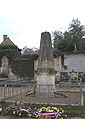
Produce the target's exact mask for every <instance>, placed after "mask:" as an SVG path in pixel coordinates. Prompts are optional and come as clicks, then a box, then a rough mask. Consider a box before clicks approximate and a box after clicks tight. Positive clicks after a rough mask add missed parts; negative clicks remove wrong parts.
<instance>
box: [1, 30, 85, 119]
mask: <svg viewBox="0 0 85 119" xmlns="http://www.w3.org/2000/svg"><path fill="white" fill-rule="evenodd" d="M7 41H8V44H9V43H11V44H12V45H13V46H12V49H13V47H15V46H14V44H13V43H12V42H11V40H10V39H9V38H8V37H7V36H6V35H4V43H2V44H5V43H7ZM2 44H1V47H3V46H2ZM6 47H7V46H6ZM15 49H16V54H17V55H18V57H16V56H13V57H16V60H14V61H16V62H18V61H19V62H21V60H22V61H25V62H26V63H24V66H26V64H27V66H28V67H29V66H30V65H31V70H28V69H29V68H28V69H27V70H26V72H25V73H26V74H27V75H28V74H29V77H27V75H26V74H25V76H23V77H21V74H23V71H24V70H22V73H20V72H19V74H20V75H16V71H19V69H18V70H17V69H16V67H17V68H19V67H18V66H19V62H18V64H17V63H15V65H13V62H12V61H13V59H10V58H9V57H8V54H6V55H0V59H1V67H0V106H1V107H0V112H1V114H2V115H12V116H13V115H16V116H22V114H23V113H24V114H26V116H27V117H29V118H33V117H34V118H56V119H57V118H59V119H64V118H67V116H68V115H70V114H71V112H72V110H73V112H72V114H73V116H75V115H76V111H78V113H77V114H79V115H78V116H80V115H84V113H85V90H84V88H83V83H82V79H84V77H83V73H84V68H85V67H84V66H83V64H82V63H81V66H83V68H82V70H81V68H80V65H77V63H76V64H75V57H76V55H77V54H73V56H72V55H70V54H65V55H64V60H63V63H64V66H66V67H64V68H63V69H62V67H61V64H62V59H61V55H60V54H58V55H56V56H55V57H54V54H53V49H52V43H51V35H50V33H49V32H43V33H41V41H40V49H39V51H38V54H37V58H35V57H34V59H33V58H31V59H29V58H28V57H26V58H21V56H20V49H18V47H16V48H15ZM9 51H10V50H9ZM80 56H81V57H82V59H83V60H82V61H84V59H85V57H84V55H82V54H81V55H80ZM20 58H21V59H20ZM77 59H78V61H77V62H78V63H79V62H80V60H81V58H79V56H78V55H77ZM70 62H71V63H72V62H74V65H73V64H72V65H73V66H72V65H70ZM16 64H17V66H16ZM14 66H16V67H14ZM21 66H22V67H21V68H22V69H23V68H24V67H23V63H22V62H21ZM75 67H76V68H75ZM15 69H16V70H15ZM74 69H76V70H77V69H78V72H76V71H75V70H74ZM17 103H19V104H17ZM8 105H9V106H8ZM33 106H34V107H33ZM48 107H49V110H50V111H48V112H47V110H48ZM33 108H37V109H33ZM38 108H39V109H38ZM63 108H64V109H65V112H66V113H65V114H64V109H63ZM61 109H62V110H61ZM36 110H38V111H36ZM40 110H41V111H40ZM54 110H56V111H54ZM68 110H69V111H68ZM35 111H36V112H35ZM51 111H52V112H51ZM42 112H44V115H43V114H42ZM51 116H53V117H51ZM70 116H71V115H70Z"/></svg>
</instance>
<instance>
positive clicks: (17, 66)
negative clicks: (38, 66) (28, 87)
mask: <svg viewBox="0 0 85 119" xmlns="http://www.w3.org/2000/svg"><path fill="white" fill-rule="evenodd" d="M11 66H12V70H13V72H14V73H15V74H16V75H18V76H19V77H33V76H34V64H33V58H32V56H28V57H27V55H26V57H25V56H24V57H21V58H18V59H16V60H13V62H12V64H11Z"/></svg>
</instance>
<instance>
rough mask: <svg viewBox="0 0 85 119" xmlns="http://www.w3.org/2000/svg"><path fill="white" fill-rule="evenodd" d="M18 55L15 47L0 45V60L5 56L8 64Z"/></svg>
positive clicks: (18, 52)
mask: <svg viewBox="0 0 85 119" xmlns="http://www.w3.org/2000/svg"><path fill="white" fill-rule="evenodd" d="M19 55H20V51H19V50H18V47H17V46H14V45H0V58H2V57H3V56H6V57H7V58H8V59H9V63H11V62H12V61H13V59H14V58H16V57H17V56H19Z"/></svg>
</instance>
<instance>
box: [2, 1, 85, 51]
mask: <svg viewBox="0 0 85 119" xmlns="http://www.w3.org/2000/svg"><path fill="white" fill-rule="evenodd" d="M73 18H74V19H75V18H78V19H79V20H80V21H81V24H82V25H85V0H0V43H1V42H2V41H3V34H7V35H8V36H9V38H10V39H11V40H12V41H13V42H14V43H15V44H16V45H17V46H18V47H19V48H21V49H22V48H23V47H25V46H27V47H29V48H32V47H36V48H39V45H40V36H41V32H44V31H48V32H50V33H52V31H55V30H60V31H64V30H67V28H68V25H69V24H70V23H71V21H72V19H73Z"/></svg>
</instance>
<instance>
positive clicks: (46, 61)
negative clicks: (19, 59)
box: [36, 32, 55, 98]
mask: <svg viewBox="0 0 85 119" xmlns="http://www.w3.org/2000/svg"><path fill="white" fill-rule="evenodd" d="M37 73H38V75H37V92H36V96H41V97H48V98H49V97H53V96H54V91H55V74H54V63H53V51H52V43H51V35H50V33H49V32H43V33H41V42H40V50H39V57H38V71H37Z"/></svg>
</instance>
